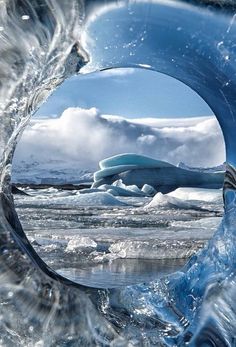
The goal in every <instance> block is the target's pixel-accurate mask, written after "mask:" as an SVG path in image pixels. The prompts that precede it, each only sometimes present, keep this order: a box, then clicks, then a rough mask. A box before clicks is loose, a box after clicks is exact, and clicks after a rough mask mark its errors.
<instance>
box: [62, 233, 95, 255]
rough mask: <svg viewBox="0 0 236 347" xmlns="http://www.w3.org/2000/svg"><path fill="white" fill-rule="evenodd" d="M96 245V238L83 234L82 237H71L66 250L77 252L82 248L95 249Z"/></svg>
mask: <svg viewBox="0 0 236 347" xmlns="http://www.w3.org/2000/svg"><path fill="white" fill-rule="evenodd" d="M96 247H97V243H96V242H95V241H94V240H92V239H91V238H89V237H86V236H81V237H80V238H73V239H71V240H70V241H69V242H68V244H67V247H66V249H65V252H67V253H68V252H69V253H70V252H77V251H81V249H86V248H87V249H91V248H92V249H94V248H96Z"/></svg>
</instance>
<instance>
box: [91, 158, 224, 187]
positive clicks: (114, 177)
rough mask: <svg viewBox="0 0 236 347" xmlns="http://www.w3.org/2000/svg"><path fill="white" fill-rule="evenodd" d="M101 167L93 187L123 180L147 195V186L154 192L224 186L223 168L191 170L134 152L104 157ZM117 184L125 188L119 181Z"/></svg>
mask: <svg viewBox="0 0 236 347" xmlns="http://www.w3.org/2000/svg"><path fill="white" fill-rule="evenodd" d="M99 167H100V170H99V171H97V172H95V174H94V183H93V186H92V187H93V188H98V187H100V186H103V187H104V185H114V182H116V181H117V182H121V181H122V184H123V185H124V186H126V190H127V186H128V187H129V186H137V188H138V189H139V190H140V193H141V194H142V193H144V194H145V189H147V187H146V188H143V187H144V186H145V185H148V186H151V187H152V188H153V189H154V191H157V192H162V193H168V192H171V191H173V190H175V189H177V188H179V187H201V188H209V189H214V188H215V189H218V188H221V187H222V185H223V180H224V172H223V171H217V172H201V171H191V170H189V169H188V170H186V169H183V168H180V167H177V166H174V165H172V164H170V163H168V162H165V161H161V160H156V159H152V158H148V157H146V156H142V155H138V154H132V153H124V154H119V155H116V156H113V157H110V158H107V159H104V160H102V161H100V162H99ZM118 186H119V187H120V188H123V187H121V186H120V185H119V184H118ZM141 189H144V190H141ZM128 190H130V188H128ZM149 191H150V190H149ZM154 191H153V192H154ZM136 192H137V189H136ZM138 193H139V192H138Z"/></svg>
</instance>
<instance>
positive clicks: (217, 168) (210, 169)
mask: <svg viewBox="0 0 236 347" xmlns="http://www.w3.org/2000/svg"><path fill="white" fill-rule="evenodd" d="M177 166H178V167H179V168H181V169H185V170H190V171H200V172H217V171H225V170H226V168H225V163H223V164H221V165H217V166H213V167H192V166H188V165H186V164H185V163H183V162H180V163H179V164H178V165H177Z"/></svg>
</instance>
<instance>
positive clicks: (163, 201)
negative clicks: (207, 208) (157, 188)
mask: <svg viewBox="0 0 236 347" xmlns="http://www.w3.org/2000/svg"><path fill="white" fill-rule="evenodd" d="M160 206H162V207H169V208H179V209H184V210H190V209H194V210H199V209H201V208H199V207H198V206H197V205H194V204H191V203H190V202H189V201H185V200H182V199H179V198H176V197H173V196H171V195H169V194H166V195H164V194H162V193H161V192H159V193H157V194H156V195H155V196H154V198H153V199H152V200H151V201H150V202H149V204H147V205H146V206H144V209H149V208H155V207H160Z"/></svg>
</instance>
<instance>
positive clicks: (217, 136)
mask: <svg viewBox="0 0 236 347" xmlns="http://www.w3.org/2000/svg"><path fill="white" fill-rule="evenodd" d="M216 148H217V151H216ZM120 153H137V154H142V155H147V156H149V157H152V158H156V159H160V160H164V161H167V162H170V163H172V164H175V165H178V163H179V162H184V163H185V164H187V165H190V166H200V167H210V166H214V165H218V164H222V163H223V162H224V160H225V148H224V141H223V138H222V133H221V130H220V127H219V124H218V122H217V120H216V118H215V117H214V116H212V117H198V118H175V119H153V118H151V119H150V118H142V119H140V118H138V119H132V120H130V119H129V120H128V119H127V118H124V117H120V116H114V115H113V116H112V115H110V116H108V115H104V114H102V113H100V112H99V111H98V110H97V109H96V108H90V109H83V108H67V109H66V110H64V112H63V113H62V115H61V116H60V117H57V118H53V119H41V120H39V119H35V120H33V121H32V122H31V124H30V126H29V127H27V128H26V129H25V131H24V133H23V136H22V138H21V140H20V142H19V143H18V146H17V148H16V153H15V158H14V165H16V166H21V165H23V167H26V165H27V173H28V172H29V171H30V167H35V166H38V167H40V165H41V164H44V163H48V167H51V168H53V170H54V171H53V175H54V176H55V172H56V171H55V170H56V168H57V169H58V170H61V168H60V167H61V165H62V167H63V168H64V167H65V165H64V164H66V165H67V167H68V168H71V169H74V170H75V169H76V170H77V173H78V176H79V172H80V171H81V170H89V171H96V170H97V169H98V163H99V161H100V160H102V159H104V158H107V157H110V156H113V155H116V154H120ZM22 163H23V164H22ZM22 171H24V170H22Z"/></svg>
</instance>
